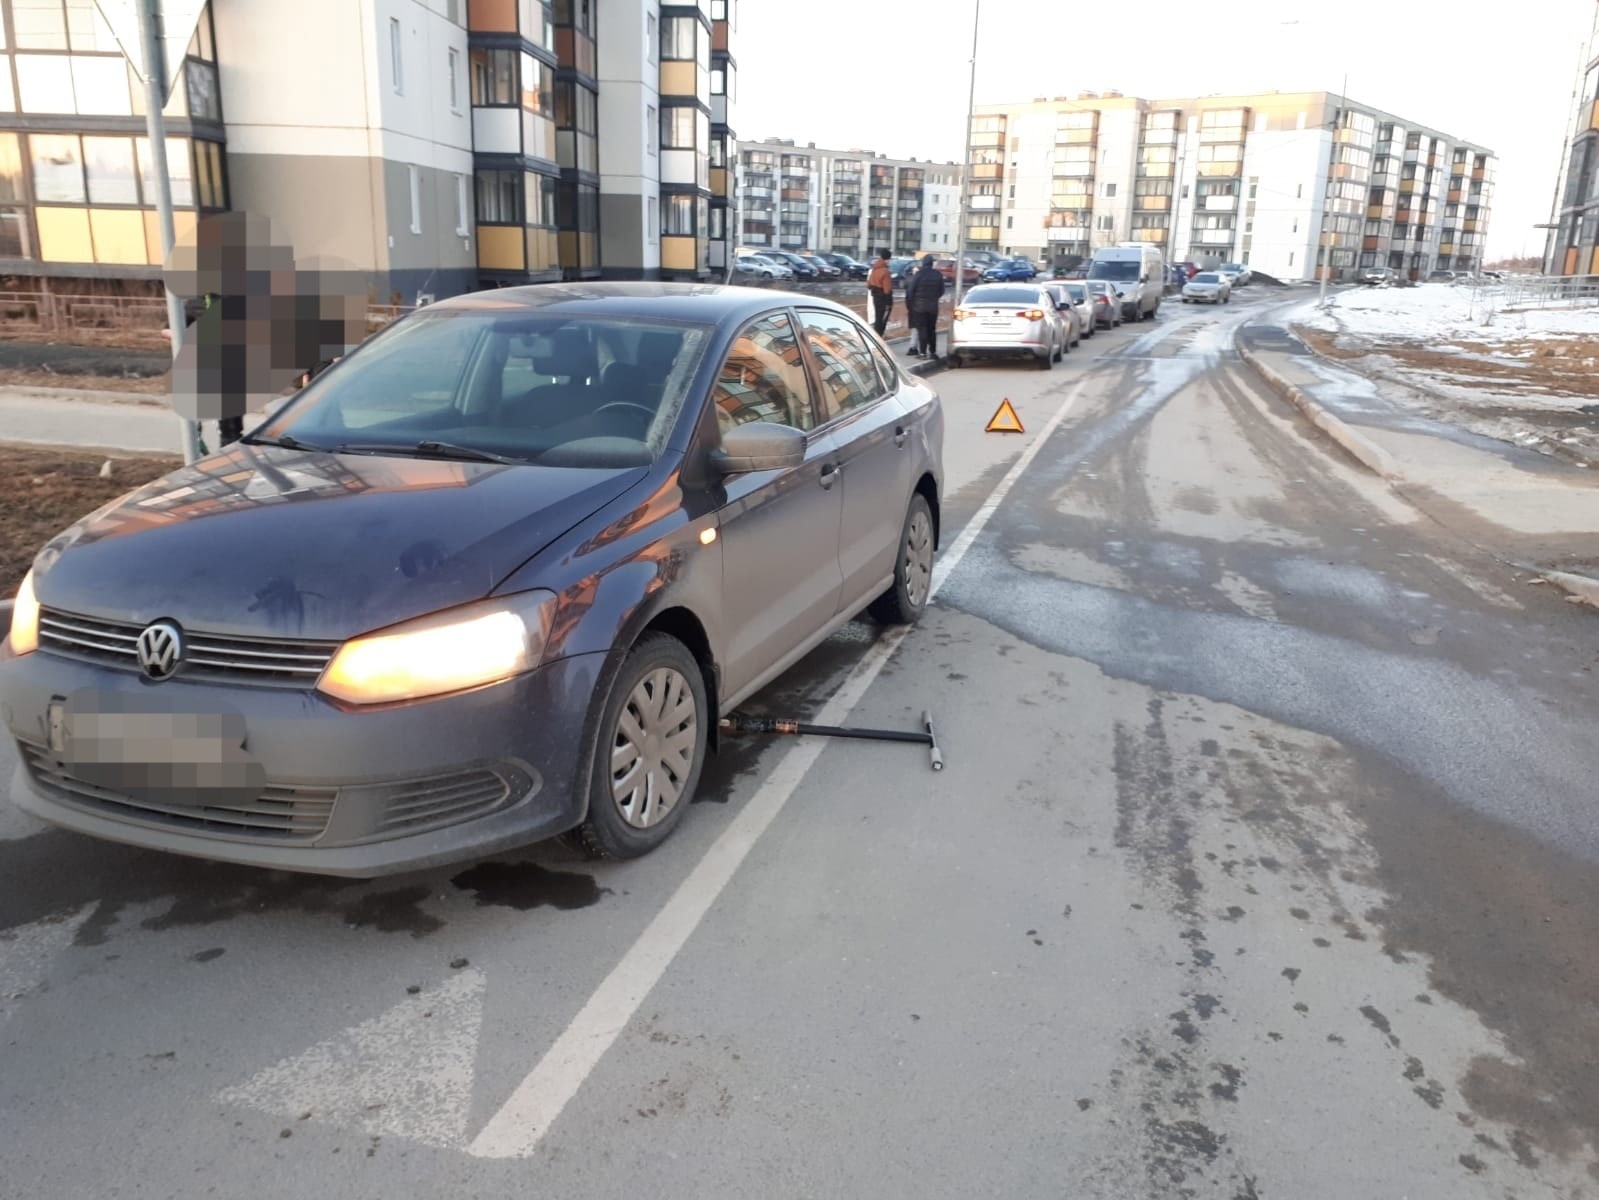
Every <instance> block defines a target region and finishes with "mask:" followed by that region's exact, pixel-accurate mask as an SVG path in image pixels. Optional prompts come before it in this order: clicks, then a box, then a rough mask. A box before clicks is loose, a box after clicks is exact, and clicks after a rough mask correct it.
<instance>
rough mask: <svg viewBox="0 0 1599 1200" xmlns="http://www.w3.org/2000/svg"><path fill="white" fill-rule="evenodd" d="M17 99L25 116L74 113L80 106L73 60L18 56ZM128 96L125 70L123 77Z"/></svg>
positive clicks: (29, 55) (32, 55) (55, 55)
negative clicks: (77, 100)
mask: <svg viewBox="0 0 1599 1200" xmlns="http://www.w3.org/2000/svg"><path fill="white" fill-rule="evenodd" d="M16 63H17V99H18V101H19V102H20V103H19V107H20V108H21V109H22V111H23V112H25V113H72V112H76V111H77V108H78V106H77V103H76V101H75V100H74V98H73V93H72V59H71V58H69V57H68V56H66V55H63V54H19V55H17V57H16ZM122 90H123V93H124V94H126V93H127V90H128V79H127V73H126V70H124V72H123V76H122Z"/></svg>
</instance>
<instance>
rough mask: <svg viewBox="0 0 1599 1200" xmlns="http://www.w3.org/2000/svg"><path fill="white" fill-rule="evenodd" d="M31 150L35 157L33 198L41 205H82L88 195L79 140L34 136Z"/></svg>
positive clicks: (60, 136)
mask: <svg viewBox="0 0 1599 1200" xmlns="http://www.w3.org/2000/svg"><path fill="white" fill-rule="evenodd" d="M28 147H29V149H30V150H31V151H32V154H33V198H34V199H35V200H37V201H38V202H39V203H41V204H61V203H66V204H82V203H83V202H84V200H85V199H86V196H85V193H84V188H83V158H82V153H81V150H80V149H79V146H78V139H77V137H76V136H72V135H60V134H34V135H33V136H32V137H30V138H29V139H28Z"/></svg>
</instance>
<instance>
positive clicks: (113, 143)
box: [83, 137, 139, 204]
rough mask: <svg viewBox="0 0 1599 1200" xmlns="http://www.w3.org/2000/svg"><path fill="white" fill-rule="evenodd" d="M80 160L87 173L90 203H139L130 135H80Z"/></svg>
mask: <svg viewBox="0 0 1599 1200" xmlns="http://www.w3.org/2000/svg"><path fill="white" fill-rule="evenodd" d="M83 163H84V168H85V172H86V174H87V175H88V177H89V203H90V204H138V203H139V178H138V174H137V172H136V171H135V170H134V165H133V140H132V139H131V138H125V137H86V138H84V139H83Z"/></svg>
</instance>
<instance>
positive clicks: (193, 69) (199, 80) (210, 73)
mask: <svg viewBox="0 0 1599 1200" xmlns="http://www.w3.org/2000/svg"><path fill="white" fill-rule="evenodd" d="M183 78H184V82H185V83H186V84H187V85H188V88H189V116H190V117H192V118H193V119H195V120H197V121H220V120H222V98H221V96H220V95H219V94H218V88H217V69H216V68H215V67H214V66H212V65H211V64H210V63H202V62H194V61H193V60H192V59H191V60H190V61H189V62H186V63H185V64H184V70H183ZM126 90H127V89H126V86H124V89H123V91H124V94H126ZM111 94H112V90H111V87H110V84H109V81H108V82H107V95H108V96H109V95H111ZM78 103H79V104H80V105H81V104H82V103H83V85H82V83H81V82H80V83H79V84H78ZM78 111H79V112H82V111H83V110H82V109H81V108H80V109H79V110H78Z"/></svg>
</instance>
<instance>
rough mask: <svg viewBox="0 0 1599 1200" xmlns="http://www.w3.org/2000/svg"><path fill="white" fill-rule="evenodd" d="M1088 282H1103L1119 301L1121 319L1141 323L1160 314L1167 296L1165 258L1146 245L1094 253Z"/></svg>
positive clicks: (1144, 243)
mask: <svg viewBox="0 0 1599 1200" xmlns="http://www.w3.org/2000/svg"><path fill="white" fill-rule="evenodd" d="M1088 277H1089V278H1090V279H1103V280H1105V281H1106V282H1107V283H1109V284H1110V285H1111V287H1113V288H1115V289H1116V294H1117V295H1118V296H1120V297H1121V300H1122V319H1123V320H1124V321H1142V320H1144V319H1145V318H1146V317H1152V316H1154V315H1155V314H1156V313H1157V312H1158V311H1159V310H1160V298H1161V297H1162V296H1164V295H1165V294H1166V256H1165V255H1163V254H1162V253H1161V252H1160V250H1159V249H1158V248H1157V247H1155V246H1151V245H1149V244H1148V243H1146V242H1124V243H1123V244H1122V245H1120V246H1107V247H1105V248H1104V249H1103V250H1096V251H1094V261H1093V262H1091V263H1089V264H1088Z"/></svg>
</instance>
